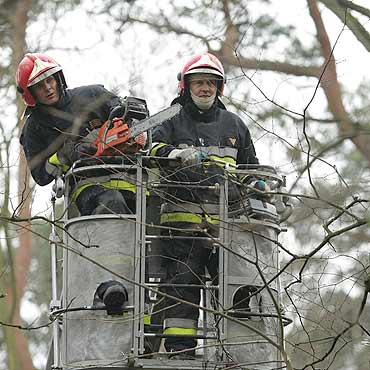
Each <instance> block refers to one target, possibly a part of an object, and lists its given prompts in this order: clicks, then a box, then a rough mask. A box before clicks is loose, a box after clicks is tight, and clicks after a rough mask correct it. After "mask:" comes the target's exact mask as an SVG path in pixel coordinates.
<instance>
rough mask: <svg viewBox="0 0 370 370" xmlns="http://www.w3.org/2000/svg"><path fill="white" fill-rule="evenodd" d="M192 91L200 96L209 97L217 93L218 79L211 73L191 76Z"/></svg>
mask: <svg viewBox="0 0 370 370" xmlns="http://www.w3.org/2000/svg"><path fill="white" fill-rule="evenodd" d="M189 82H190V91H191V92H192V93H193V94H194V95H195V96H197V97H198V98H209V97H210V96H212V95H213V94H215V93H216V89H217V79H216V77H215V76H214V75H211V74H195V75H193V76H190V79H189Z"/></svg>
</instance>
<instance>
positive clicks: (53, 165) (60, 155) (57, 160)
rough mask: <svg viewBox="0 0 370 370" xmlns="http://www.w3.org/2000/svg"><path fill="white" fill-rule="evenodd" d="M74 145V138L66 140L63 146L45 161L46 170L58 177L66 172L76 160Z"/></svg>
mask: <svg viewBox="0 0 370 370" xmlns="http://www.w3.org/2000/svg"><path fill="white" fill-rule="evenodd" d="M74 146H75V143H74V142H73V141H72V140H66V141H65V142H64V143H63V146H62V147H61V148H60V149H59V150H58V151H57V152H56V153H54V154H53V155H52V156H50V157H49V158H48V160H47V161H46V162H45V171H46V172H47V173H48V174H49V175H51V176H53V177H57V176H60V175H61V174H63V173H66V172H67V171H68V170H69V168H70V167H71V165H72V163H73V162H74V160H75V159H74V158H73V157H74Z"/></svg>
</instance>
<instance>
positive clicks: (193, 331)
mask: <svg viewBox="0 0 370 370" xmlns="http://www.w3.org/2000/svg"><path fill="white" fill-rule="evenodd" d="M163 333H164V334H181V335H197V330H196V329H189V328H167V329H164V331H163Z"/></svg>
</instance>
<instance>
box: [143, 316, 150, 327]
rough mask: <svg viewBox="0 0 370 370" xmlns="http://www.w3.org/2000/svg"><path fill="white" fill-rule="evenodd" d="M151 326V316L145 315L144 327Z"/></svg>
mask: <svg viewBox="0 0 370 370" xmlns="http://www.w3.org/2000/svg"><path fill="white" fill-rule="evenodd" d="M150 324H151V318H150V315H144V325H150Z"/></svg>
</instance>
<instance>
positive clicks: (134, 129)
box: [129, 103, 182, 138]
mask: <svg viewBox="0 0 370 370" xmlns="http://www.w3.org/2000/svg"><path fill="white" fill-rule="evenodd" d="M181 108H182V106H181V104H179V103H176V104H174V105H171V106H170V107H169V108H166V109H164V110H161V111H160V112H158V113H156V114H153V115H152V116H150V117H148V118H144V119H143V120H141V121H137V122H135V123H134V124H133V125H131V127H130V134H129V137H130V138H132V137H135V136H137V135H139V134H141V133H143V132H145V131H148V130H150V129H151V128H153V127H156V126H158V125H160V124H161V123H163V122H165V121H167V120H169V119H171V118H173V117H175V116H176V115H178V114H179V113H180V110H181Z"/></svg>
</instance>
